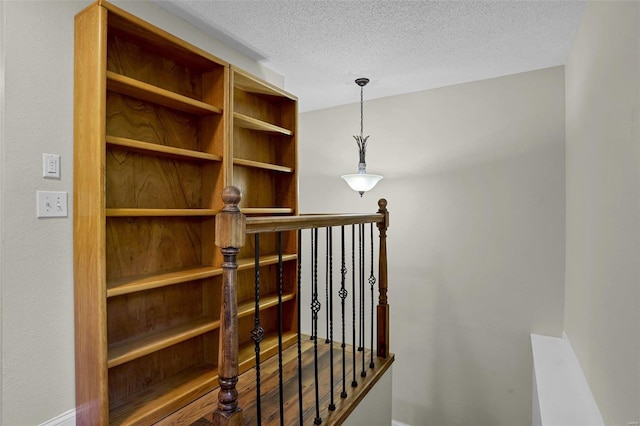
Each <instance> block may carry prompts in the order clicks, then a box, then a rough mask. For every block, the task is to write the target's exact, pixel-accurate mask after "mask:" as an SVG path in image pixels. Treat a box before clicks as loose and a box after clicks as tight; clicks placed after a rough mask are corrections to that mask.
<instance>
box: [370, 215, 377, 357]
mask: <svg viewBox="0 0 640 426" xmlns="http://www.w3.org/2000/svg"><path fill="white" fill-rule="evenodd" d="M375 285H376V277H375V276H374V275H373V222H371V275H369V286H370V287H371V352H370V354H371V358H370V360H369V368H373V367H374V366H375V364H374V363H373V346H374V345H373V297H374V296H373V287H374V286H375Z"/></svg>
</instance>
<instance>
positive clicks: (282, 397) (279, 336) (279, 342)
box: [278, 232, 284, 426]
mask: <svg viewBox="0 0 640 426" xmlns="http://www.w3.org/2000/svg"><path fill="white" fill-rule="evenodd" d="M278 391H279V394H280V426H284V386H283V380H282V232H278Z"/></svg>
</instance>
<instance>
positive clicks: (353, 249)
mask: <svg viewBox="0 0 640 426" xmlns="http://www.w3.org/2000/svg"><path fill="white" fill-rule="evenodd" d="M351 294H352V296H351V319H352V323H351V333H352V347H353V349H355V347H356V225H351ZM357 368H358V367H357V363H356V351H355V350H354V351H353V380H352V381H351V387H352V388H355V387H357V386H358V381H357V380H356V369H357Z"/></svg>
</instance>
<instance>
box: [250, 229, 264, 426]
mask: <svg viewBox="0 0 640 426" xmlns="http://www.w3.org/2000/svg"><path fill="white" fill-rule="evenodd" d="M254 268H255V279H254V283H255V314H254V319H253V330H251V339H253V342H254V344H255V348H254V350H255V353H256V410H257V417H256V420H257V422H258V425H260V423H261V422H262V407H261V404H260V395H261V392H260V342H262V339H264V329H263V328H262V325H261V324H260V234H256V235H255V255H254Z"/></svg>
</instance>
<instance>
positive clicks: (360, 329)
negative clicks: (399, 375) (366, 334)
mask: <svg viewBox="0 0 640 426" xmlns="http://www.w3.org/2000/svg"><path fill="white" fill-rule="evenodd" d="M362 279H363V273H362V224H361V223H360V224H358V295H359V298H358V317H359V322H358V352H361V351H362V350H363V344H362Z"/></svg>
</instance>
